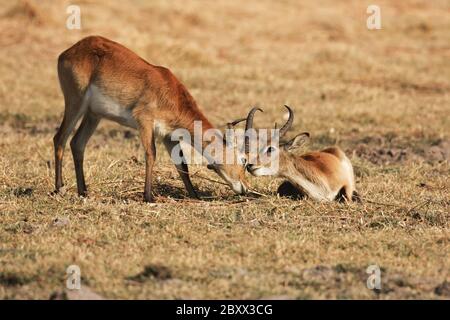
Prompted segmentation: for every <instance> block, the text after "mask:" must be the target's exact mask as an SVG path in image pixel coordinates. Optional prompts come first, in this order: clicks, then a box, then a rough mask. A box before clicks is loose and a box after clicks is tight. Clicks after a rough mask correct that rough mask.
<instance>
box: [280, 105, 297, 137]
mask: <svg viewBox="0 0 450 320" xmlns="http://www.w3.org/2000/svg"><path fill="white" fill-rule="evenodd" d="M284 106H285V107H286V109H288V111H289V118H288V120H287V121H286V123H285V124H284V126H282V127H281V129H280V138H281V137H282V136H284V135H285V134H286V132H288V131H289V129H290V128H291V126H292V123H293V122H294V111H292V109H291V108H289V106H287V105H284Z"/></svg>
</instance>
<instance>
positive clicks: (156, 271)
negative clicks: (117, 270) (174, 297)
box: [127, 264, 172, 282]
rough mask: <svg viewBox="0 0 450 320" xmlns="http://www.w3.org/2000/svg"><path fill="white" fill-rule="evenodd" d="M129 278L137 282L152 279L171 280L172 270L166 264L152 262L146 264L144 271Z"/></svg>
mask: <svg viewBox="0 0 450 320" xmlns="http://www.w3.org/2000/svg"><path fill="white" fill-rule="evenodd" d="M127 279H128V280H132V281H137V282H145V281H147V280H150V279H156V280H169V279H172V272H171V270H170V269H169V268H167V267H166V266H163V265H160V264H151V265H147V266H145V268H144V271H142V272H140V273H138V274H137V275H135V276H132V277H129V278H127Z"/></svg>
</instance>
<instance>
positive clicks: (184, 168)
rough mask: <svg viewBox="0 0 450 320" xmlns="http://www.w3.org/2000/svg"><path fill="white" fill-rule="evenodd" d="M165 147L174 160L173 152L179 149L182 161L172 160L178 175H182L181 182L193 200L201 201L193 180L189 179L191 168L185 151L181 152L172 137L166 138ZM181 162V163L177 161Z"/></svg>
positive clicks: (177, 143)
mask: <svg viewBox="0 0 450 320" xmlns="http://www.w3.org/2000/svg"><path fill="white" fill-rule="evenodd" d="M163 142H164V146H165V147H166V150H167V152H168V153H169V156H170V158H172V150H173V148H175V147H178V148H179V150H180V153H179V155H178V156H179V157H180V159H176V160H174V159H172V161H174V163H175V167H176V168H177V171H178V173H179V174H180V177H181V180H182V181H183V183H184V186H185V187H186V190H187V192H188V194H189V196H190V197H191V198H195V199H200V198H199V196H198V194H197V192H196V191H195V188H194V186H193V185H192V182H191V179H190V178H189V168H188V165H187V163H186V158H185V157H184V154H183V150H181V146H180V144H179V142H178V141H172V140H171V139H170V137H165V138H164V140H163ZM177 160H180V161H177Z"/></svg>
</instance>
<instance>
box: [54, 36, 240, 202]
mask: <svg viewBox="0 0 450 320" xmlns="http://www.w3.org/2000/svg"><path fill="white" fill-rule="evenodd" d="M58 77H59V82H60V85H61V89H62V92H63V94H64V102H65V110H64V118H63V120H62V123H61V126H60V128H59V130H58V132H57V133H56V135H55V137H54V139H53V141H54V145H55V187H56V192H58V191H59V190H60V189H61V187H62V186H63V179H62V159H63V153H64V148H65V145H66V142H67V139H68V138H69V136H70V134H71V132H72V131H73V129H74V127H75V125H76V124H77V122H78V121H79V120H80V119H81V118H83V120H82V122H81V125H80V127H79V128H78V130H77V132H76V134H75V136H74V137H73V139H72V140H71V143H70V146H71V149H72V155H73V159H74V163H75V173H76V179H77V188H78V194H79V195H81V196H84V195H86V194H87V188H86V183H85V180H84V173H83V158H84V150H85V147H86V144H87V142H88V140H89V138H90V137H91V136H92V134H93V133H94V131H95V129H96V128H97V125H98V124H99V121H100V119H102V118H106V119H108V120H112V121H115V122H118V123H119V124H121V125H124V126H127V127H131V128H135V129H137V130H139V134H140V138H141V141H142V145H143V146H144V151H145V169H146V170H145V188H144V199H145V201H147V202H152V201H153V198H152V187H151V185H152V184H151V182H152V169H153V163H154V160H155V156H156V152H155V151H156V150H155V136H159V137H161V138H162V140H163V143H164V145H165V147H166V149H167V150H168V151H169V153H171V150H172V148H174V147H175V146H177V144H178V141H172V140H171V138H170V134H171V132H172V131H173V130H175V129H178V128H184V129H186V130H188V131H189V132H190V133H191V136H193V130H194V121H201V126H202V131H203V132H205V131H206V130H208V129H212V128H213V126H212V125H211V123H210V122H209V121H208V119H207V118H206V117H205V116H204V115H203V113H202V112H201V111H200V109H199V108H198V106H197V104H196V102H195V100H194V99H193V98H192V96H191V95H190V94H189V92H188V91H187V89H186V88H185V87H184V85H183V84H182V83H181V82H180V81H178V80H177V78H176V77H175V76H174V75H173V74H172V73H171V72H170V70H168V69H167V68H164V67H160V66H154V65H151V64H150V63H148V62H146V61H145V60H143V59H142V58H140V57H139V56H137V55H136V54H135V53H133V52H132V51H131V50H129V49H127V48H125V47H124V46H122V45H120V44H118V43H116V42H114V41H111V40H108V39H105V38H103V37H99V36H90V37H87V38H84V39H82V40H80V41H79V42H78V43H76V44H75V45H73V46H72V47H70V48H69V49H67V50H66V51H64V52H63V53H62V54H61V55H60V56H59V58H58ZM208 143H209V142H208V141H203V140H202V145H201V146H197V145H195V144H194V143H193V142H192V141H191V144H192V145H193V146H194V147H196V148H197V149H198V148H199V147H201V148H202V150H203V151H204V150H205V148H206V146H207V145H208ZM234 151H235V153H236V159H239V161H235V162H233V163H232V164H221V161H217V159H215V156H214V155H211V154H205V153H204V152H203V155H204V156H205V158H206V159H207V161H208V162H209V165H208V168H210V169H213V170H214V171H215V172H216V173H217V174H219V176H220V177H221V178H222V179H224V180H225V182H226V183H227V184H228V185H229V186H230V187H231V188H232V189H233V191H234V192H236V193H238V194H241V193H245V192H246V191H247V186H246V181H245V178H244V174H245V154H244V153H241V152H240V151H239V150H238V149H237V148H235V149H234ZM180 156H181V157H182V158H183V161H182V163H181V164H176V168H177V170H178V172H179V174H180V176H181V179H182V180H183V183H184V185H185V187H186V189H187V191H188V193H189V195H190V196H191V197H197V194H196V192H195V189H194V187H193V185H192V183H191V181H190V179H189V174H188V167H187V164H186V161H185V159H184V157H183V154H182V151H181V153H180Z"/></svg>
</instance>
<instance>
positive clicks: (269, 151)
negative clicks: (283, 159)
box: [266, 147, 275, 154]
mask: <svg viewBox="0 0 450 320" xmlns="http://www.w3.org/2000/svg"><path fill="white" fill-rule="evenodd" d="M274 151H275V148H274V147H268V148H267V151H266V153H267V154H271V153H272V152H274Z"/></svg>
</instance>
